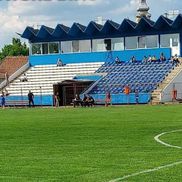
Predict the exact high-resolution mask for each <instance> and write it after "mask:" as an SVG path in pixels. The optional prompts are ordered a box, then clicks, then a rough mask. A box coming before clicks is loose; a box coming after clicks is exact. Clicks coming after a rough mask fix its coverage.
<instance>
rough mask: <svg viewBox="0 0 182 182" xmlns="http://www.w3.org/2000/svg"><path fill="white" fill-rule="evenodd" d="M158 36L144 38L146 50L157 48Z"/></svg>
mask: <svg viewBox="0 0 182 182" xmlns="http://www.w3.org/2000/svg"><path fill="white" fill-rule="evenodd" d="M158 42H159V40H158V35H150V36H146V48H157V47H159V46H158V45H159V44H158Z"/></svg>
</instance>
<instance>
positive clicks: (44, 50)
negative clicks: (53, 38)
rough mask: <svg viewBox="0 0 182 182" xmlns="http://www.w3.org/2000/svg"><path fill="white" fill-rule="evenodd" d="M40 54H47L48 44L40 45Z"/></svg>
mask: <svg viewBox="0 0 182 182" xmlns="http://www.w3.org/2000/svg"><path fill="white" fill-rule="evenodd" d="M42 54H48V44H47V43H44V44H42Z"/></svg>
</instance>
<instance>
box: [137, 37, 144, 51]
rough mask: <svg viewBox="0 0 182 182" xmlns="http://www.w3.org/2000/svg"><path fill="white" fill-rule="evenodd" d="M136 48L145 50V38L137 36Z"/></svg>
mask: <svg viewBox="0 0 182 182" xmlns="http://www.w3.org/2000/svg"><path fill="white" fill-rule="evenodd" d="M138 48H139V49H142V48H146V36H139V37H138Z"/></svg>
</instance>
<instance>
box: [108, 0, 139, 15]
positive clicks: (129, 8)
mask: <svg viewBox="0 0 182 182" xmlns="http://www.w3.org/2000/svg"><path fill="white" fill-rule="evenodd" d="M137 6H138V1H137V0H130V2H129V3H127V4H124V5H123V4H122V5H120V6H119V7H117V8H116V9H113V10H111V11H110V13H111V14H113V15H115V16H116V15H121V14H131V13H136V9H137Z"/></svg>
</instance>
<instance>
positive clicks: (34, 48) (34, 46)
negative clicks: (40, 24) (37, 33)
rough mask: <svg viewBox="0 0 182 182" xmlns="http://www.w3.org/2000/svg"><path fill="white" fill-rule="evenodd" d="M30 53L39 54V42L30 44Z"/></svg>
mask: <svg viewBox="0 0 182 182" xmlns="http://www.w3.org/2000/svg"><path fill="white" fill-rule="evenodd" d="M32 54H41V44H32Z"/></svg>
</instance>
